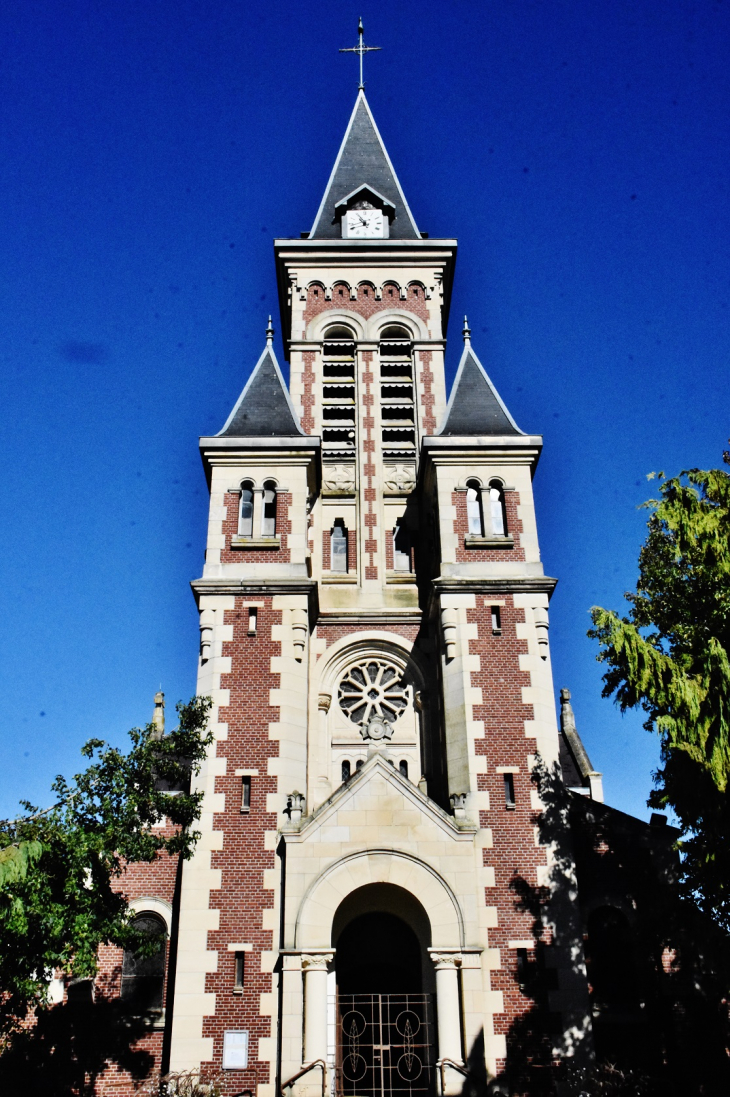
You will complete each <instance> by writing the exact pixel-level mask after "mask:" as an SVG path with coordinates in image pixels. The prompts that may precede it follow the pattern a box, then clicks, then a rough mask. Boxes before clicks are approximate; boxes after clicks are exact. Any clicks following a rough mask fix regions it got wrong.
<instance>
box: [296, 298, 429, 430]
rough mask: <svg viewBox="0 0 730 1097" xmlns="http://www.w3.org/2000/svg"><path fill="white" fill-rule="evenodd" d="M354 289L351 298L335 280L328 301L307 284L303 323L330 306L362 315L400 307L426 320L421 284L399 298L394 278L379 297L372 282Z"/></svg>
mask: <svg viewBox="0 0 730 1097" xmlns="http://www.w3.org/2000/svg"><path fill="white" fill-rule="evenodd" d="M356 293H357V297H356V298H355V299H354V300H352V299H351V297H350V287H349V285H348V284H347V282H335V284H334V285H333V287H332V298H331V300H329V301H328V300H327V299H326V297H325V291H324V288H323V287H322V286H321V285H319V286H310V287H309V289H308V290H307V302H306V305H305V308H304V317H303V318H304V323H305V324H308V323H309V322H310V320H313V319H314V317H315V316H320V315H321V314H322V313H323V312H327V311H328V310H330V309H343V308H345V309H348V310H349V311H350V312H355V313H358V314H359V315H360V316H364V317H365V318H366V319H367V318H368V317H370V316H374V315H375V313H377V312H383V311H384V310H385V309H394V308H395V309H402V310H403V311H404V312H412V313H414V314H415V315H416V316H418V317H419V318H420V319H421V320H423V322H424V323H425V324H427V323H428V319H429V317H428V305H427V302H426V295H425V293H424V291H423V288H422V287H418V286H410V287H409V288H408V290H407V292H406V297H405V298H404V299H401V296H400V287H399V285H398V283H397V282H386V283H385V285H384V286H383V295H382V297H381V299H380V300H379V301H378V300H376V298H375V289H374V287H373V286H372V285H367V284H363V285H360V286H358V287H357V290H356ZM305 429H306V428H305Z"/></svg>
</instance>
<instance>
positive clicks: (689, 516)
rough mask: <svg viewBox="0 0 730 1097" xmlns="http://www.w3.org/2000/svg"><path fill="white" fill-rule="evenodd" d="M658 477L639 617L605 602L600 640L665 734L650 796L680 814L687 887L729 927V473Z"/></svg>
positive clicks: (595, 632)
mask: <svg viewBox="0 0 730 1097" xmlns="http://www.w3.org/2000/svg"><path fill="white" fill-rule="evenodd" d="M724 461H725V463H726V464H730V455H728V454H727V453H726V454H725V455H724ZM658 475H659V482H660V488H659V493H660V498H659V499H651V500H649V501H648V502H647V503H645V504H644V506H646V507H648V508H649V509H651V511H652V513H651V516H650V518H649V522H648V536H647V539H646V541H645V543H644V545H643V547H642V549H641V553H640V556H639V580H638V583H637V585H636V591H635V592H634V593H630V594H627V595H626V598H627V600H628V602H629V603H630V607H631V608H630V610H629V613H628V616H625V617H620V616H619V615H618V614H616V613H614V612H612V611H610V610H605V609H601V608H600V607H594V608H593V609H592V611H591V614H592V618H593V626H594V627H593V628H592V629H591V630H590V632H589V636H591V637H593V638H594V639H596V640H598V642H599V644H600V646H601V650H600V654H599V655H598V659H599V661H600V662H603V663H606V664H607V667H608V669H607V671H606V673H605V675H604V679H603V680H604V689H603V694H604V696H607V697H608V696H612V695H613V696H614V697H615V699H616V702H617V703H618V705H619V707H620V708H621V710H622V711H625V710H626V709H630V708H636V707H640V708H643V710H644V711H645V713H646V714H647V719H646V721H645V724H644V726H645V727H646V728H647V729H648V730H650V731H654V732H656V733H657V734H658V735H659V736H660V739H661V767H660V769H659V770H658V771H657V772H656V773H655V775H654V781H655V788H654V789H653V790H652V792H651V795H650V798H649V804H650V805H651V806H652V807H669V808H671V809H672V810H673V811H674V813H675V815H676V817H677V819H678V821H679V824H680V826H681V829H682V839H681V843H680V847H681V852H682V861H681V864H682V876H683V883H684V887H685V890H686V893H687V894H688V895H691V896H692V897H693V898H694V899H695V901H696V902H697V903H698V904H699V906H700V907H701V909H702V910H704V911H705V912H706V913H707V914H709V915H710V916H711V917H712V918H713V919H714V920H715V921H716V922H717V923H718V924H720V925H721V926H723V927H724V928H725V929H728V928H730V804H729V803H728V779H729V778H730V659H729V654H730V474H728V472H726V471H725V470H724V469H710V470H708V471H704V470H702V469H688V470H685V471H684V472H682V473H680V475H679V476H676V477H673V478H671V479H665V477H664V474H663V473H659V474H658Z"/></svg>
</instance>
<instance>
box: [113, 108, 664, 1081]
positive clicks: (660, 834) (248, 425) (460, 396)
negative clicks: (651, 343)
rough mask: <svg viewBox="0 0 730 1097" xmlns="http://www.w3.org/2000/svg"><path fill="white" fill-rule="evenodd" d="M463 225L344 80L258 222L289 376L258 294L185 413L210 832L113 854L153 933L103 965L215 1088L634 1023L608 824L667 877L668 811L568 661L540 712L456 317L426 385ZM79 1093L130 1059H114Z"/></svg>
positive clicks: (646, 1022) (585, 1040)
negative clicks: (449, 361)
mask: <svg viewBox="0 0 730 1097" xmlns="http://www.w3.org/2000/svg"><path fill="white" fill-rule="evenodd" d="M456 251H457V241H456V240H454V239H432V238H429V236H428V234H426V233H424V232H421V231H420V230H419V228H418V224H417V221H416V219H415V215H414V213H413V212H412V211H411V209H410V207H409V205H408V202H407V200H406V196H405V194H404V193H403V190H402V188H401V186H400V183H399V181H398V177H397V175H396V172H395V169H394V167H393V164H392V163H391V161H390V158H389V156H388V153H387V151H386V148H385V145H384V143H383V141H382V139H381V136H380V133H379V130H378V127H377V125H376V122H375V119H374V117H373V114H372V112H371V109H370V106H369V104H368V101H367V99H366V97H365V93H364V90H363V88H362V87H361V88H360V90H359V92H358V95H357V99H356V102H355V105H354V109H353V110H352V114H351V116H350V119H349V122H348V124H347V128H346V131H345V134H344V138H343V140H342V143H341V147H340V149H339V152H338V154H337V158H336V160H335V163H334V167H333V168H332V171H331V174H330V177H329V181H328V183H327V185H326V187H325V190H324V194H323V196H322V200H321V203H320V206H319V209H318V210H317V211H316V213H315V214H314V220H313V224H312V228H311V231H309V232H307V233H303V234H302V235H301V237H300V238H296V239H276V240H275V241H274V254H275V262H276V270H277V277H278V288H279V303H280V319H279V323H280V324H281V330H282V335H283V343H284V347H285V354H286V356H287V359H288V362H289V373H290V381H289V384H288V386H287V384H286V383H285V381H284V377H283V374H282V369H281V366H280V364H279V362H278V361H277V358H276V355H275V352H274V347H273V327H272V324H271V320H269V326H268V327H267V329H266V332H265V336H264V331H263V330H262V344H263V348H262V349H261V350H260V356H259V357H258V361H257V362H256V364H255V366H254V368H253V370H252V372H251V374H250V378H249V380H248V382H247V383H246V385H245V388H244V389H243V391H242V393H241V395H240V397H239V399H238V401H237V402H236V404H235V406H234V407H233V408H232V410H231V411H230V414H229V415H228V418H227V419H226V420H225V423H224V425H223V426H222V428H221V430H220V431H219V432H218V433H217V434H215V435H212V436H206V437H203V438H201V439H200V451H201V455H202V461H203V464H204V468H205V472H206V476H207V480H208V484H209V488H210V515H209V526H208V535H207V544H206V547H205V566H204V568H203V573H202V575H201V576H200V578H198V579H196V580H195V581H194V582H193V583H192V587H193V591H194V594H195V597H196V599H197V604H198V607H199V612H200V651H199V676H198V687H197V692H198V693H199V694H201V695H207V696H210V697H211V698H212V700H213V706H214V707H213V710H212V715H211V727H212V730H213V732H214V737H215V742H214V744H213V746H212V748H211V750H210V754H209V757H208V759H207V762H206V764H205V765H204V767H203V770H202V772H201V774H200V775H199V776H198V777H197V778H196V781H197V782H198V787H199V788H200V789H201V790H202V791H203V792H204V793H205V799H204V806H203V812H202V817H201V820H200V824H199V830H200V832H201V838H200V840H199V842H198V844H197V847H196V849H195V852H194V855H193V857H192V859H191V860H190V861H188V862H186V863H184V864H182V865H180V866H177V869H175V866H172V867H171V866H170V865H163V866H159V865H157V866H151V867H144V866H136V867H135V868H134V871H133V872H130V874H129V876H128V879H127V881H126V883H125V887H127V889H128V893H129V896H130V902H131V906H132V909H133V911H134V912H135V914H136V915H137V916H138V917H140V918H147V919H152V920H154V919H157V920H159V921H161V922H162V923H163V924H164V927H165V928H166V930H167V932H168V934H169V938H170V942H169V950H168V954H167V956H166V957H165V958H164V964H163V962H162V960H161V961H160V965H159V967H158V968H155V966H154V963H153V962H152V961H150V960H147V961H146V962H145V964H142V965H139V964H138V965H136V966H135V962H134V960H133V958H128V957H126V956H125V957H123V958H120V957H116V958H115V957H113V956H111V953H112V952H113V951H114V950H108V951H109V953H110V957H109V958H107V960H106V961H105V963H107V971H108V972H111V971H112V970H113V969H115V965H116V969H117V970H120V971H121V983H120V985H121V991H120V990H119V985H117V984H115V983H114V977H113V976H112V975H110V974H108V975H107V977H106V978H107V984H106V985H107V988H108V992H109V993H117V994H119V993H121V996H122V998H124V997H125V995H126V996H127V997H129V998H130V1000H132V1001H134V996H135V993H136V991H135V987H137V990H140V988H142V989H144V988H145V987H146V991H145V992H146V993H148V994H149V992H150V987H153V988H154V986H155V985H158V992H155V993H156V994H157V997H156V998H155V997H154V993H153V995H152V998H153V999H154V1000H152V999H150V1000H149V1001H150V1003H151V1004H152V1005H153V1006H154V1007H156V1008H155V1009H153V1010H152V1011H151V1013H150V1016H151V1018H152V1019H151V1021H150V1024H149V1028H148V1030H147V1031H146V1033H145V1034H144V1035H143V1036H142V1037H140V1041H141V1044H142V1045H143V1046H144V1047H146V1048H147V1049H148V1050H149V1051H150V1052H151V1053H152V1055H153V1057H154V1058H155V1062H156V1064H157V1067H158V1069H161V1070H162V1071H163V1072H171V1073H172V1074H180V1073H181V1072H192V1074H193V1075H199V1076H200V1078H201V1079H203V1080H206V1079H207V1080H216V1082H217V1085H218V1086H219V1087H220V1092H221V1093H223V1094H225V1095H228V1097H232V1095H234V1094H236V1095H241V1094H246V1095H250V1097H279V1094H282V1093H283V1094H285V1095H292V1097H326V1095H332V1097H395V1095H399V1097H421V1095H422V1097H430V1095H434V1097H435V1095H437V1094H457V1093H476V1092H486V1086H487V1084H489V1085H492V1086H493V1087H494V1088H493V1091H494V1092H500V1093H514V1094H529V1095H537V1094H541V1093H552V1092H561V1090H560V1088H559V1087H560V1085H562V1084H563V1083H562V1082H561V1079H563V1080H564V1079H565V1078H567V1077H568V1076H569V1073H570V1071H569V1068H572V1069H574V1070H580V1069H582V1068H585V1067H587V1066H588V1065H589V1064H591V1063H592V1062H593V1061H594V1058H595V1055H596V1053H597V1052H598V1054H599V1057H600V1056H601V1055H603V1056H604V1057H605V1056H607V1055H611V1054H613V1053H614V1052H617V1053H618V1054H619V1055H620V1054H622V1053H626V1054H628V1055H629V1059H631V1055H633V1054H634V1053H635V1055H636V1056H638V1057H639V1059H640V1058H641V1055H642V1054H653V1052H646V1048H647V1047H651V1046H653V1045H652V1043H651V1040H650V1039H649V1037H648V1036H647V1033H648V1032H649V1029H650V1028H651V1024H652V1021H651V1018H650V1017H649V1014H650V1012H651V1011H650V1010H649V1009H647V1006H646V1002H647V1001H648V998H647V995H646V993H645V990H644V989H642V988H643V986H644V984H643V983H642V978H643V976H641V977H640V975H639V974H637V972H638V971H639V967H640V966H641V965H640V964H639V962H638V960H637V961H636V963H634V960H632V959H631V956H632V953H631V949H632V947H633V946H632V944H631V934H632V932H634V928H635V926H636V920H637V917H640V914H641V910H640V905H641V904H640V901H639V900H638V899H637V897H636V895H635V894H632V892H631V887H632V886H633V885H631V883H630V882H629V883H627V879H626V875H625V871H624V870H623V869H622V868H621V866H622V865H625V861H624V860H623V859H622V858H620V857H618V858H617V857H615V856H614V857H613V861H612V865H613V867H612V869H611V871H610V872H605V871H603V868H602V866H604V865H606V864H607V863H608V861H609V860H610V857H609V858H608V859H607V858H606V857H605V854H606V851H607V850H610V849H612V850H615V848H617V844H618V846H619V847H621V843H623V847H621V848H626V849H630V850H631V851H632V857H633V858H634V862H635V864H636V865H638V866H639V869H640V871H638V872H637V873H635V875H636V876H637V878H638V877H641V878H642V879H643V880H646V879H647V878H650V879H652V880H656V879H659V878H660V877H661V878H662V879H663V878H665V877H666V876H667V875H671V872H672V863H673V862H672V856H673V855H672V853H671V846H672V838H673V837H674V834H675V832H674V831H672V828H670V827H667V826H662V823H664V822H665V820H663V818H662V817H658V818H656V819H654V820H653V825H647V824H645V823H643V822H640V821H639V820H635V819H630V818H629V817H628V816H625V815H622V814H621V813H620V812H616V811H613V809H610V808H608V807H606V805H604V804H603V802H602V801H603V794H602V789H601V775H600V773H599V772H597V771H596V770H595V769H594V768H593V766H592V764H591V762H590V761H589V759H588V757H587V755H586V752H585V750H584V748H583V746H582V743H581V741H580V738H579V735H578V732H577V730H576V725H575V719H574V716H573V712H572V709H571V706H570V694H569V691H568V690H565V689H564V690H562V691H561V698H560V720H558V717H557V715H556V695H555V684H554V682H553V678H552V672H551V663H550V638H549V602H550V597H551V594H552V592H553V590H554V588H555V585H556V582H557V580H556V579H555V578H553V577H551V576H549V575H546V574H545V572H544V569H543V565H542V562H541V559H540V548H539V538H538V530H537V525H536V519H535V508H534V501H533V480H534V478H535V474H536V470H537V467H538V462H539V458H540V452H541V448H542V439H541V437H540V435H539V434H538V433H534V432H532V431H530V430H527V431H526V430H524V429H522V427H523V426H530V427H532V426H533V424H521V425H518V424H517V423H516V422H515V419H514V418H513V416H512V415H511V413H510V411H509V410H508V408H507V407H506V406H505V404H504V402H503V400H502V399H501V398H500V395H499V393H498V392H497V390H496V388H495V386H494V384H493V383H492V381H491V380H490V378H489V376H488V374H487V372H486V371H485V369H484V366H483V365H482V363H481V362H480V360H479V357H478V348H477V347H475V346H473V345H472V340H471V335H470V330H469V326H468V323H467V322H466V320H465V321H464V324H463V330H462V331H461V333H460V334H459V333H458V328H459V326H460V325H459V324H458V322H457V324H456V327H457V333H456V334H453V327H454V323H453V321H452V339H454V338H456V339H460V338H461V339H463V350H462V352H461V359H460V363H459V366H458V371H457V374H456V378H455V381H454V383H453V386H452V388H451V392H450V394H448V395H447V392H446V385H445V375H444V351H445V346H446V336H447V329H448V325H449V309H450V300H451V291H452V283H453V278H454V267H455V260H456ZM262 329H263V323H262ZM252 357H253V356H252ZM225 410H226V409H221V422H222V421H223V419H224V416H225ZM538 490H539V486H538ZM162 704H163V701H162V698H161V697H158V701H157V715H158V720H159V721H160V722H161V720H162ZM609 832H610V835H611V836H612V837H611V839H610V841H609V838H608V837H607V835H609ZM576 834H578V835H579V836H580V835H583V836H584V838H585V835H586V834H590V835H591V837H590V840H588V841H586V840H583V841H581V840H577V839H576ZM610 842H613V843H614V845H613V846H610ZM602 858H603V860H602ZM622 871H623V872H624V875H622ZM638 887H639V885H638V884H637V888H638ZM637 894H638V893H637ZM637 910H638V914H637ZM627 972H628V973H629V974H628V976H627ZM145 980H146V982H145ZM155 980H158V983H157V984H155ZM135 981H136V982H135ZM118 982H119V981H118ZM102 983H103V980H100V984H99V985H100V986H101V985H102ZM115 986H117V989H116V990H114V987H115ZM637 1061H638V1060H637ZM556 1086H558V1089H556V1088H555V1087H556ZM99 1092H102V1093H107V1092H108V1093H117V1094H121V1093H129V1094H132V1093H134V1092H138V1083H135V1082H134V1081H133V1079H132V1078H131V1077H130V1075H129V1074H128V1073H125V1070H124V1068H123V1067H122V1066H119V1067H118V1068H114V1069H113V1068H112V1067H111V1066H110V1070H109V1072H108V1074H106V1075H105V1076H104V1078H103V1079H102V1080H101V1082H100V1083H99Z"/></svg>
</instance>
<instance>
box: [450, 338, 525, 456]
mask: <svg viewBox="0 0 730 1097" xmlns="http://www.w3.org/2000/svg"><path fill="white" fill-rule="evenodd" d="M437 434H440V435H445V436H446V437H450V436H454V435H468V436H474V435H484V434H500V435H503V434H518V435H522V434H524V431H522V430H520V428H519V427H518V426H517V424H516V423H515V421H514V419H513V418H512V416H511V415H510V413H509V412H508V411H507V408H506V407H505V405H504V403H503V402H502V400H501V398H500V395H499V393H498V392H497V390H496V388H495V387H494V385H493V384H492V382H491V381H490V380H489V377H488V376H487V374H486V371H485V370H484V367H483V366H482V364H481V362H480V361H479V359H478V358H477V356H476V354H475V353H474V351H473V350H472V348H471V346H470V345H467V346H465V347H464V353H463V354H462V356H461V361H460V363H459V368H458V370H457V372H456V377H455V378H454V384H453V387H452V389H451V395H450V397H449V402H448V404H447V406H446V414H445V416H444V421H443V423H442V425H441V427H440V429H439V430H438V431H437Z"/></svg>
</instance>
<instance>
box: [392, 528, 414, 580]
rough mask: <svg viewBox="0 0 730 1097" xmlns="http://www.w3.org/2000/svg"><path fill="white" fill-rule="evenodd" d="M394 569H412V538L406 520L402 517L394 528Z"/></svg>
mask: <svg viewBox="0 0 730 1097" xmlns="http://www.w3.org/2000/svg"><path fill="white" fill-rule="evenodd" d="M393 570H394V571H410V570H411V538H410V536H409V533H408V528H407V526H406V524H405V522H403V521H401V519H400V518H399V519H398V522H397V523H396V527H395V529H394V530H393Z"/></svg>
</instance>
